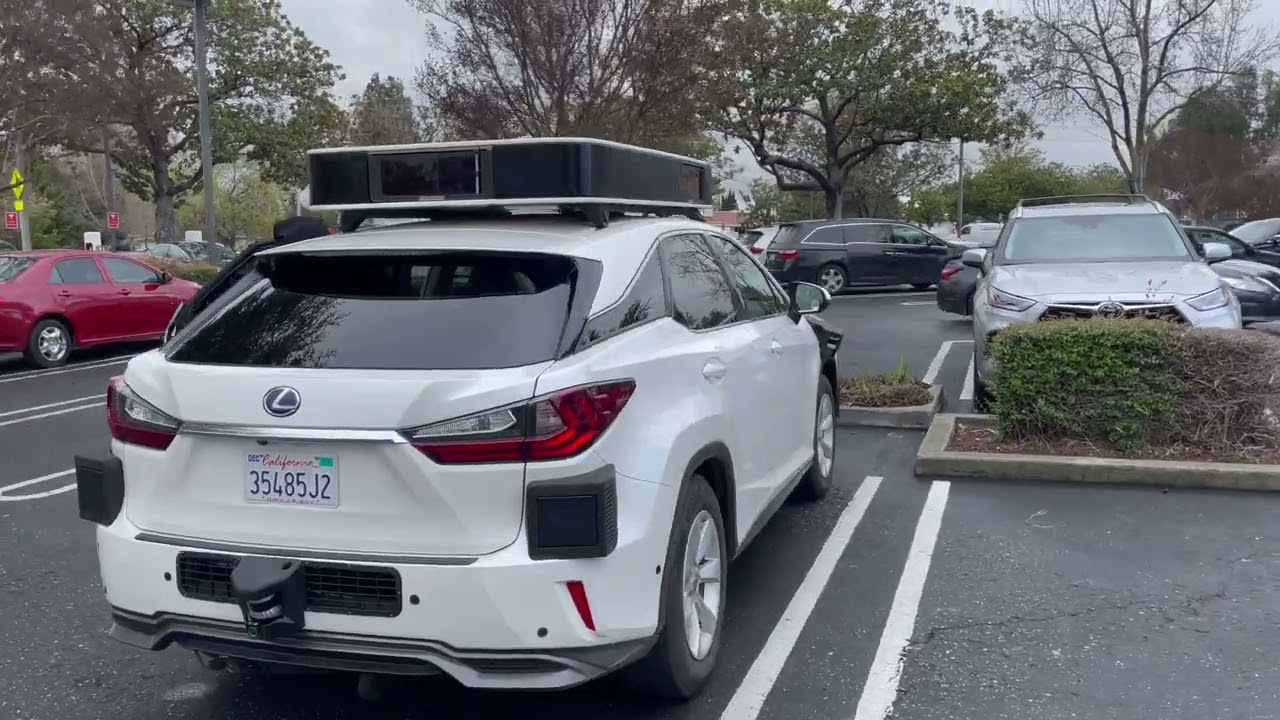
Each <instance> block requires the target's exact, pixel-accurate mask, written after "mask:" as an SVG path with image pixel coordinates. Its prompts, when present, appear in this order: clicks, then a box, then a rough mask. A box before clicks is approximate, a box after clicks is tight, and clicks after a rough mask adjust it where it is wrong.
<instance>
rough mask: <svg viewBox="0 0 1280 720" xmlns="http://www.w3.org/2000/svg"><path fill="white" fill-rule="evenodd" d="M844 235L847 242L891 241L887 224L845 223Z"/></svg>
mask: <svg viewBox="0 0 1280 720" xmlns="http://www.w3.org/2000/svg"><path fill="white" fill-rule="evenodd" d="M844 235H845V240H846V241H847V242H862V243H887V242H892V241H893V237H892V235H891V234H890V233H889V226H888V225H875V224H873V223H858V224H856V225H846V226H845V228H844Z"/></svg>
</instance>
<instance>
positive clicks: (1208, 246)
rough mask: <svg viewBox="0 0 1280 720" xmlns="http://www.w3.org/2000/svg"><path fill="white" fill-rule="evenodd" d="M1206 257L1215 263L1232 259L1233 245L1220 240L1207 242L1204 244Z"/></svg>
mask: <svg viewBox="0 0 1280 720" xmlns="http://www.w3.org/2000/svg"><path fill="white" fill-rule="evenodd" d="M1203 247H1204V250H1203V253H1204V259H1205V260H1207V261H1209V262H1211V263H1213V262H1220V261H1222V260H1229V259H1231V246H1230V245H1228V244H1226V243H1220V242H1207V243H1205V244H1204V245H1203Z"/></svg>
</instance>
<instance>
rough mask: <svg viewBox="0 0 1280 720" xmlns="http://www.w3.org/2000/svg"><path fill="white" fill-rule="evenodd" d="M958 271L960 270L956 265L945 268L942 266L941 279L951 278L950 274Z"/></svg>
mask: <svg viewBox="0 0 1280 720" xmlns="http://www.w3.org/2000/svg"><path fill="white" fill-rule="evenodd" d="M958 272H960V268H958V267H946V268H942V279H943V280H950V279H951V276H952V275H955V274H956V273H958Z"/></svg>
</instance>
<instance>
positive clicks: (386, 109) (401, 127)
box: [348, 73, 432, 145]
mask: <svg viewBox="0 0 1280 720" xmlns="http://www.w3.org/2000/svg"><path fill="white" fill-rule="evenodd" d="M422 122H423V116H422V114H420V113H419V112H418V110H417V108H415V107H414V105H413V101H412V100H410V99H409V95H408V94H407V93H406V92H405V90H404V83H402V82H401V81H400V79H399V78H397V77H394V76H391V75H388V76H387V77H386V78H383V77H381V76H379V75H378V74H377V73H374V74H373V77H371V78H369V83H368V84H367V85H365V86H364V92H362V93H360V94H359V95H356V96H355V97H353V98H352V99H351V129H350V131H349V132H350V135H349V137H348V141H349V142H350V143H351V144H352V145H401V144H408V143H415V142H427V141H429V140H430V139H432V138H431V135H432V133H431V131H430V130H429V129H428V128H424V127H423V125H422Z"/></svg>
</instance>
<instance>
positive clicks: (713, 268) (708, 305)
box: [658, 235, 737, 330]
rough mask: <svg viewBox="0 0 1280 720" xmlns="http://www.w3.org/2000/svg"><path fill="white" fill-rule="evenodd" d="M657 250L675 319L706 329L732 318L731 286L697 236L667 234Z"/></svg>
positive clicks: (690, 327)
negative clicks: (669, 291) (669, 235)
mask: <svg viewBox="0 0 1280 720" xmlns="http://www.w3.org/2000/svg"><path fill="white" fill-rule="evenodd" d="M658 249H659V254H660V255H661V257H662V270H663V273H664V274H665V275H666V277H667V282H668V287H669V288H670V290H671V309H672V317H673V318H674V319H675V321H676V322H678V323H680V324H681V325H684V326H685V327H687V328H689V329H690V330H709V329H711V328H715V327H719V326H721V325H724V324H725V323H728V322H732V321H733V320H734V316H735V315H736V314H737V308H736V307H734V304H733V288H731V287H730V286H729V281H728V280H727V279H725V276H724V273H723V272H722V271H721V270H720V264H719V263H717V262H716V259H715V257H714V256H713V255H712V254H711V248H709V247H708V246H707V245H706V244H705V243H703V242H702V237H701V236H700V235H677V236H675V237H669V238H666V239H665V240H663V241H662V244H661V245H659V247H658Z"/></svg>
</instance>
